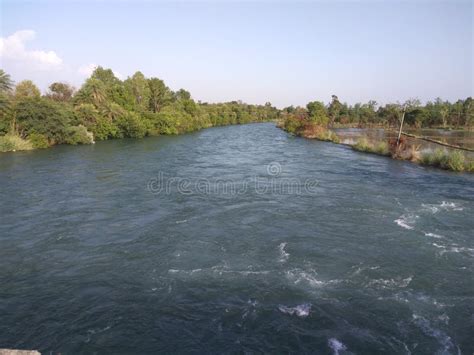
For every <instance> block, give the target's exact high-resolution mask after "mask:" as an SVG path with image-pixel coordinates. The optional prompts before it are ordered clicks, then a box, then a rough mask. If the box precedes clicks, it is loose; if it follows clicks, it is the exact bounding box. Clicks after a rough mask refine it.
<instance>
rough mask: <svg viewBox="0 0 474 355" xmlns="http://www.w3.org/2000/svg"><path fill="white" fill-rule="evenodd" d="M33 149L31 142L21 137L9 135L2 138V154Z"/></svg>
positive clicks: (0, 149) (0, 142)
mask: <svg viewBox="0 0 474 355" xmlns="http://www.w3.org/2000/svg"><path fill="white" fill-rule="evenodd" d="M31 149H33V145H32V144H31V142H30V141H29V140H26V139H23V138H21V137H19V136H16V135H11V134H7V135H5V136H1V137H0V152H10V151H15V150H31Z"/></svg>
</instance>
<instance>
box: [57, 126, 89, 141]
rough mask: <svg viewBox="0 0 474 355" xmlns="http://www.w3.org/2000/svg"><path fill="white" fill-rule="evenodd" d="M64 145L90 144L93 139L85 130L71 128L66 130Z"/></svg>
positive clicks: (84, 128)
mask: <svg viewBox="0 0 474 355" xmlns="http://www.w3.org/2000/svg"><path fill="white" fill-rule="evenodd" d="M64 143H66V144H72V145H76V144H92V143H94V138H93V135H92V133H90V132H88V131H87V128H86V127H84V126H82V125H80V126H71V127H68V128H67V132H66V138H65V140H64Z"/></svg>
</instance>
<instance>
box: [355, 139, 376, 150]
mask: <svg viewBox="0 0 474 355" xmlns="http://www.w3.org/2000/svg"><path fill="white" fill-rule="evenodd" d="M352 148H354V149H355V150H358V151H360V152H370V151H371V149H372V145H371V143H369V141H368V139H367V138H366V137H361V138H359V139H358V140H357V143H356V144H354V145H353V146H352Z"/></svg>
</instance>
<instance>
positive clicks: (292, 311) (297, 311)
mask: <svg viewBox="0 0 474 355" xmlns="http://www.w3.org/2000/svg"><path fill="white" fill-rule="evenodd" d="M278 310H279V311H280V312H282V313H286V314H289V315H297V316H298V317H302V318H304V317H307V316H309V313H310V312H311V304H310V303H303V304H300V305H297V306H295V307H287V306H282V305H280V306H278Z"/></svg>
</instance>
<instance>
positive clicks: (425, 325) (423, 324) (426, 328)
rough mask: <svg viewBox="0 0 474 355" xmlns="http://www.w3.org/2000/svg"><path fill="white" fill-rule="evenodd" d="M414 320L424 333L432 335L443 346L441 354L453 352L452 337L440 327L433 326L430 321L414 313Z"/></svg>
mask: <svg viewBox="0 0 474 355" xmlns="http://www.w3.org/2000/svg"><path fill="white" fill-rule="evenodd" d="M413 322H414V323H415V324H416V325H417V326H418V327H419V328H420V329H421V331H422V332H423V333H425V334H426V335H427V336H430V337H432V338H434V339H436V341H437V342H438V343H439V344H440V345H441V346H442V347H443V348H442V349H440V350H439V353H441V354H451V353H452V350H454V344H453V342H452V340H451V337H450V336H448V335H447V334H446V333H445V332H443V331H442V330H440V329H436V328H433V327H432V326H431V324H430V321H429V320H428V319H426V318H424V317H422V316H419V315H417V314H413Z"/></svg>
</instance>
